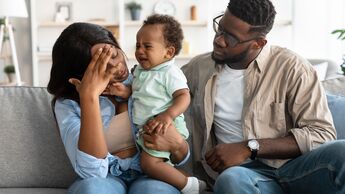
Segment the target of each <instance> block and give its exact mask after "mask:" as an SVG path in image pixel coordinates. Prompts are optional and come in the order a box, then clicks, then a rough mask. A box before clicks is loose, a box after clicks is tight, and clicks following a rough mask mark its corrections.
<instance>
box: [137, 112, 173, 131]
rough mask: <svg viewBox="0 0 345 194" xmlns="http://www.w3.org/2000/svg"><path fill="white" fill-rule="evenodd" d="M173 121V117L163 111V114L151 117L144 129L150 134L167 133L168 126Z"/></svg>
mask: <svg viewBox="0 0 345 194" xmlns="http://www.w3.org/2000/svg"><path fill="white" fill-rule="evenodd" d="M172 122H173V118H172V117H171V116H170V115H169V114H168V113H167V112H162V113H161V114H159V115H157V116H155V117H154V118H152V119H150V120H149V121H148V122H147V123H146V124H145V125H144V127H143V128H144V130H145V132H146V133H148V134H152V133H158V134H165V132H166V131H167V129H168V127H169V126H170V125H171V123H172Z"/></svg>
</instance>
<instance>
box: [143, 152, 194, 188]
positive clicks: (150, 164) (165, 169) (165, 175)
mask: <svg viewBox="0 0 345 194" xmlns="http://www.w3.org/2000/svg"><path fill="white" fill-rule="evenodd" d="M140 162H141V168H142V170H143V171H144V172H145V173H146V174H147V175H149V176H150V177H152V178H155V179H158V180H161V181H164V182H167V183H169V184H171V185H173V186H175V187H176V188H178V189H179V190H182V189H183V188H184V186H186V184H187V177H186V176H185V175H184V174H182V173H181V172H180V171H179V170H177V169H176V168H174V167H173V166H171V165H169V164H167V163H165V162H164V160H163V159H162V158H156V157H153V156H151V155H150V154H148V153H146V152H145V151H143V152H142V153H141V161H140Z"/></svg>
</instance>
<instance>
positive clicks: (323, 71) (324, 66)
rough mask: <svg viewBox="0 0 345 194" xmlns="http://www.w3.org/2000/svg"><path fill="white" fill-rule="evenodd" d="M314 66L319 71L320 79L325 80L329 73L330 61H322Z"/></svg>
mask: <svg viewBox="0 0 345 194" xmlns="http://www.w3.org/2000/svg"><path fill="white" fill-rule="evenodd" d="M312 66H313V68H314V69H315V71H316V73H317V77H318V78H319V80H320V81H323V80H325V78H326V73H327V67H328V62H322V63H319V64H314V65H312Z"/></svg>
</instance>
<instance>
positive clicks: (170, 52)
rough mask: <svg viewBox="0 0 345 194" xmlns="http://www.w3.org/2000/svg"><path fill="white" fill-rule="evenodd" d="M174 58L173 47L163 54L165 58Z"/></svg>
mask: <svg viewBox="0 0 345 194" xmlns="http://www.w3.org/2000/svg"><path fill="white" fill-rule="evenodd" d="M174 56H175V47H173V46H169V47H168V48H167V53H166V54H165V58H167V59H171V58H173V57H174Z"/></svg>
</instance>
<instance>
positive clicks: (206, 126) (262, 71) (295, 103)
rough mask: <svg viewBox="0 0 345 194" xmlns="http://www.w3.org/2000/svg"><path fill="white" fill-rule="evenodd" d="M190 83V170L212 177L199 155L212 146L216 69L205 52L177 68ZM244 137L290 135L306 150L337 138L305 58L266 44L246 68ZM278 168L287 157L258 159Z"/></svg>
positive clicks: (188, 119) (323, 94)
mask: <svg viewBox="0 0 345 194" xmlns="http://www.w3.org/2000/svg"><path fill="white" fill-rule="evenodd" d="M182 70H183V71H184V73H185V75H186V77H187V80H188V86H189V87H190V92H191V97H192V102H191V105H190V107H189V109H188V110H187V112H186V113H185V116H186V121H187V124H188V128H189V129H190V131H191V134H192V139H191V141H192V142H191V143H192V150H193V157H192V159H193V160H192V162H193V173H194V174H195V175H196V176H199V177H204V178H207V177H205V173H204V170H205V171H206V173H207V174H208V175H209V176H210V177H211V178H213V179H214V178H215V177H216V176H217V173H216V172H214V171H213V170H212V169H211V168H210V167H209V166H208V165H207V164H206V161H205V159H204V156H205V153H206V152H207V151H208V150H209V149H210V148H212V147H214V146H215V145H216V139H215V136H214V132H213V119H214V118H213V117H214V105H215V94H216V92H217V91H216V80H217V76H218V74H219V72H220V71H221V68H220V66H219V65H216V64H215V62H214V61H213V60H212V59H211V53H206V54H203V55H200V56H197V57H195V58H194V59H192V60H191V61H190V62H189V63H188V64H187V65H185V66H183V67H182ZM243 100H244V105H243V110H242V130H243V137H244V139H245V140H247V139H263V138H277V137H283V136H286V135H287V134H289V133H291V134H293V136H294V137H295V139H296V141H297V143H298V146H299V148H300V151H301V152H302V153H306V152H309V151H311V150H313V149H315V148H317V147H318V146H319V145H321V144H323V143H325V142H327V141H330V140H334V139H336V131H335V129H334V126H333V120H332V116H331V113H330V111H329V109H328V105H327V101H326V96H325V93H324V90H323V88H322V86H321V84H320V82H319V81H318V78H317V74H316V72H315V71H314V70H313V68H312V66H311V65H310V63H309V62H308V61H306V60H305V59H303V58H302V57H300V56H298V55H297V54H295V53H293V52H292V51H290V50H288V49H285V48H280V47H276V46H269V45H267V46H265V47H264V48H263V50H262V51H261V53H260V54H259V56H258V57H257V58H256V60H254V61H253V62H252V63H251V64H250V65H249V67H248V68H247V69H246V72H245V90H244V99H243ZM259 160H261V161H262V162H264V163H265V164H267V165H269V166H272V167H275V168H278V167H280V166H282V165H283V164H284V163H285V162H287V161H288V160H278V159H270V160H268V159H259Z"/></svg>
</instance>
